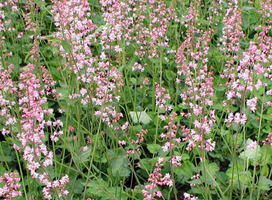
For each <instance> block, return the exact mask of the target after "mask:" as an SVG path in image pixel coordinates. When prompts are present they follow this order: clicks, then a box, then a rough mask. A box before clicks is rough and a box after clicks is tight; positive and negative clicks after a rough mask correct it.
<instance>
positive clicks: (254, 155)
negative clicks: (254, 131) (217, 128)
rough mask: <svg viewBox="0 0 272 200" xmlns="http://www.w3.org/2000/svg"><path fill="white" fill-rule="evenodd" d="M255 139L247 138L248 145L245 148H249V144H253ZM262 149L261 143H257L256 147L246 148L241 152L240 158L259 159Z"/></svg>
mask: <svg viewBox="0 0 272 200" xmlns="http://www.w3.org/2000/svg"><path fill="white" fill-rule="evenodd" d="M252 142H253V141H252V140H251V139H247V141H246V144H245V145H246V146H245V148H247V145H248V144H251V143H252ZM261 156H262V155H261V149H260V145H256V149H246V150H245V151H243V152H242V153H241V154H240V156H239V157H240V158H242V159H243V160H247V159H249V160H252V161H255V162H256V161H258V160H260V158H261Z"/></svg>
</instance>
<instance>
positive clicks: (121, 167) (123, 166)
mask: <svg viewBox="0 0 272 200" xmlns="http://www.w3.org/2000/svg"><path fill="white" fill-rule="evenodd" d="M110 166H111V170H112V175H113V176H117V177H118V176H119V177H127V176H129V174H130V169H129V167H128V158H127V157H126V156H125V155H121V156H118V157H117V158H113V159H111V161H110Z"/></svg>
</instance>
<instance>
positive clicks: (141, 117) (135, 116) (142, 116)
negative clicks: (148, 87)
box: [129, 111, 152, 124]
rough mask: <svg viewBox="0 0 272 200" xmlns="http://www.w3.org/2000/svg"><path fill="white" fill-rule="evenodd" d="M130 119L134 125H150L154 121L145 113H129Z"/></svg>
mask: <svg viewBox="0 0 272 200" xmlns="http://www.w3.org/2000/svg"><path fill="white" fill-rule="evenodd" d="M129 114H130V117H131V119H132V121H133V123H135V124H137V123H143V124H148V123H150V122H151V121H152V119H151V118H150V117H149V115H148V114H147V113H146V112H145V111H141V112H129Z"/></svg>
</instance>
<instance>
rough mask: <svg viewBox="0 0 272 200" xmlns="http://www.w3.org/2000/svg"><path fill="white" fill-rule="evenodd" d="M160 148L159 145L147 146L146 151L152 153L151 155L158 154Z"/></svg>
mask: <svg viewBox="0 0 272 200" xmlns="http://www.w3.org/2000/svg"><path fill="white" fill-rule="evenodd" d="M160 148H161V145H159V144H148V145H147V149H148V151H149V152H150V153H152V154H156V153H158V152H159V150H160Z"/></svg>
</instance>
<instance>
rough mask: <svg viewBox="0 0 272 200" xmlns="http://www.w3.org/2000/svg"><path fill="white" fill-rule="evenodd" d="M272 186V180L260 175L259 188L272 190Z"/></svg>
mask: <svg viewBox="0 0 272 200" xmlns="http://www.w3.org/2000/svg"><path fill="white" fill-rule="evenodd" d="M271 186H272V180H270V179H268V178H266V177H264V176H260V179H259V184H258V188H260V189H261V190H270V188H271Z"/></svg>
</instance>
